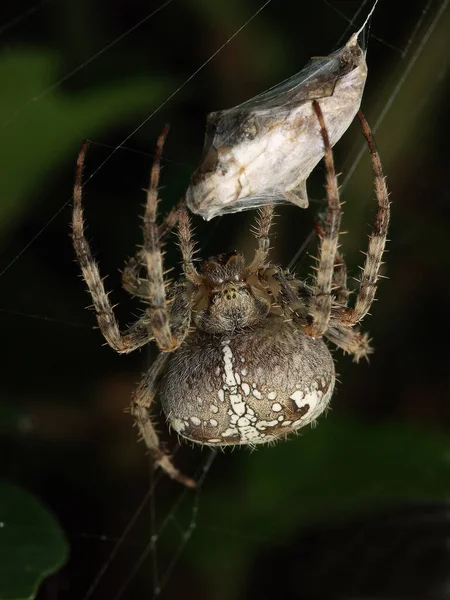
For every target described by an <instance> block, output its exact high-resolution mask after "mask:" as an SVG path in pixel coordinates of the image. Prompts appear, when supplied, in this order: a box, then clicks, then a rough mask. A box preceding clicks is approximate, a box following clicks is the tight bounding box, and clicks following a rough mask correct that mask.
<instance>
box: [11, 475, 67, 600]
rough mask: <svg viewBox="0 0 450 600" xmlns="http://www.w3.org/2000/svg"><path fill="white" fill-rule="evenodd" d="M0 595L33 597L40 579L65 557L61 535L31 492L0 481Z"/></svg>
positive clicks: (17, 599) (24, 599)
mask: <svg viewBox="0 0 450 600" xmlns="http://www.w3.org/2000/svg"><path fill="white" fill-rule="evenodd" d="M0 515H1V521H0V598H1V599H2V600H27V599H29V598H34V597H35V595H36V592H37V590H38V587H39V585H40V583H41V582H42V580H43V579H44V578H45V577H47V576H48V575H50V574H52V573H54V572H55V571H56V570H57V569H59V568H60V567H61V566H62V565H63V564H64V563H65V562H66V560H67V556H68V546H67V543H66V540H65V538H64V535H63V533H62V531H61V529H60V527H59V525H58V523H57V522H56V521H55V519H54V518H53V516H52V515H51V514H50V513H49V511H48V510H47V509H46V508H44V506H42V504H41V503H40V502H39V501H38V500H37V499H36V498H35V497H34V496H33V495H32V494H30V493H28V492H26V491H24V490H22V489H19V488H17V487H15V486H12V485H9V484H6V483H1V484H0Z"/></svg>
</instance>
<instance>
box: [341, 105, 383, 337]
mask: <svg viewBox="0 0 450 600" xmlns="http://www.w3.org/2000/svg"><path fill="white" fill-rule="evenodd" d="M358 117H359V120H360V121H361V124H362V127H363V132H364V136H365V138H366V141H367V145H368V147H369V152H370V157H371V160H372V171H373V175H374V180H375V196H376V199H377V202H378V210H377V213H376V216H375V224H374V229H373V232H372V234H371V235H370V237H369V245H368V248H367V254H366V261H365V264H364V267H363V270H362V276H361V279H360V281H359V290H358V294H357V297H356V300H355V305H354V307H353V308H348V309H346V310H344V311H343V312H342V315H341V320H342V322H343V323H344V324H345V325H347V326H353V325H355V324H356V323H359V322H360V321H361V320H362V319H363V318H364V317H365V316H366V315H367V313H368V312H369V310H370V307H371V305H372V302H373V301H374V299H375V293H376V290H377V282H378V279H379V278H380V274H379V271H380V267H381V265H382V264H383V263H382V258H383V253H384V248H385V246H386V238H387V234H388V229H389V220H390V203H389V193H388V189H387V186H386V180H385V177H384V174H383V168H382V166H381V160H380V157H379V155H378V152H377V149H376V147H375V141H374V139H373V135H372V131H371V130H370V127H369V124H368V123H367V121H366V119H365V118H364V115H363V114H362V112H361V111H359V113H358Z"/></svg>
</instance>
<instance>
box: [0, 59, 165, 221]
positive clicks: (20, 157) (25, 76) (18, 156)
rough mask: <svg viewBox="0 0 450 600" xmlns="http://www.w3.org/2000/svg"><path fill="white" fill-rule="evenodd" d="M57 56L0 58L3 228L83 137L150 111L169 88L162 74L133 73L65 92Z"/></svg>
mask: <svg viewBox="0 0 450 600" xmlns="http://www.w3.org/2000/svg"><path fill="white" fill-rule="evenodd" d="M57 63H58V61H57V59H56V57H55V56H54V55H52V54H50V53H48V52H43V51H41V50H37V49H34V50H22V51H17V50H16V51H14V52H11V53H10V54H5V55H3V56H2V58H1V60H0V81H1V82H2V94H1V96H0V115H8V117H7V118H6V119H5V120H4V121H2V119H1V118H0V131H1V138H2V146H3V148H4V149H5V151H4V153H3V158H2V161H1V164H0V228H1V227H2V226H4V225H5V224H6V223H9V222H10V221H11V219H12V218H14V217H17V216H18V215H19V214H20V212H21V211H23V210H25V209H29V202H30V197H31V196H32V195H33V192H35V191H36V189H37V188H39V187H41V186H42V185H43V184H44V183H45V180H46V177H50V176H51V175H52V173H53V174H54V173H55V172H57V170H58V167H60V166H61V165H62V164H63V163H64V161H65V160H67V158H68V157H69V156H70V155H71V154H72V155H73V160H74V162H75V160H76V155H77V152H78V149H79V147H80V145H81V142H82V141H83V139H84V138H86V137H95V136H98V135H100V133H101V132H102V131H104V130H105V129H106V128H107V127H109V126H111V125H112V124H114V123H116V122H118V121H120V119H123V118H124V117H126V116H129V115H130V116H131V115H133V114H135V113H136V112H142V111H144V112H145V113H150V112H151V110H152V108H154V107H155V106H156V105H157V103H158V102H159V100H160V99H161V98H162V96H163V94H164V92H165V91H166V89H167V85H166V82H164V81H162V80H158V81H154V80H152V81H150V80H144V79H142V78H138V77H134V78H129V79H127V80H126V81H122V82H120V83H119V84H117V83H115V84H114V85H112V84H111V85H106V84H102V85H99V86H98V89H95V90H92V89H91V90H88V91H84V92H78V93H76V94H75V93H72V94H71V95H68V94H64V93H63V92H62V91H61V87H60V86H56V85H55V87H52V83H53V81H54V80H55V75H54V74H55V73H56V72H57V67H58V64H57Z"/></svg>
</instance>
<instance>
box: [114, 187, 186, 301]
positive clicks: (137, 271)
mask: <svg viewBox="0 0 450 600" xmlns="http://www.w3.org/2000/svg"><path fill="white" fill-rule="evenodd" d="M184 204H185V202H184V198H182V199H181V200H180V202H179V203H178V204H177V205H176V206H175V207H174V208H172V210H171V211H170V212H169V214H168V215H167V216H166V218H165V219H164V221H163V222H162V223H161V224H160V225H159V226H158V235H159V240H160V241H161V240H163V239H164V238H165V237H166V236H167V234H168V233H170V232H171V231H172V229H173V228H174V227H175V225H176V224H177V223H178V221H179V218H180V213H181V212H182V211H183V207H184ZM144 268H145V251H144V250H143V248H142V247H140V248H139V249H138V251H137V252H136V254H135V255H134V256H132V257H131V258H129V259H128V260H127V262H126V263H125V268H124V270H123V273H122V286H123V288H124V289H125V290H126V291H127V292H128V293H129V294H131V295H132V296H137V297H138V298H144V299H147V298H148V297H149V287H148V280H147V279H145V277H142V276H141V275H142V270H143V269H144Z"/></svg>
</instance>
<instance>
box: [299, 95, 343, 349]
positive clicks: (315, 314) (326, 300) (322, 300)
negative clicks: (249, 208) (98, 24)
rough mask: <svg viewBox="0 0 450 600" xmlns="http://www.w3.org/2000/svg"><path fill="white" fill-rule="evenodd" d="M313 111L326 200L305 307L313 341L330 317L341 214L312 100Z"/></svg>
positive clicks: (323, 129)
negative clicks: (322, 157)
mask: <svg viewBox="0 0 450 600" xmlns="http://www.w3.org/2000/svg"><path fill="white" fill-rule="evenodd" d="M313 108H314V111H315V113H316V115H317V118H318V120H319V124H320V132H321V135H322V139H323V145H324V150H325V166H326V184H325V188H326V191H327V200H328V208H327V212H326V214H325V219H324V222H323V235H322V236H320V247H319V259H318V261H319V262H318V267H317V271H316V276H315V281H314V285H313V290H314V293H313V297H312V298H311V302H310V305H309V315H308V324H307V326H306V328H305V331H306V334H307V335H309V336H311V337H315V338H317V337H320V336H322V335H323V334H324V332H325V331H326V329H327V326H328V322H329V320H330V316H331V304H332V297H331V292H332V284H333V273H334V265H335V261H336V253H337V251H338V238H339V227H340V224H341V214H342V211H341V204H340V201H339V189H338V184H337V177H336V172H335V168H334V160H333V153H332V150H331V146H330V139H329V136H328V131H327V129H326V125H325V120H324V117H323V114H322V110H321V108H320V105H319V103H318V102H317V101H316V100H314V101H313Z"/></svg>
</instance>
